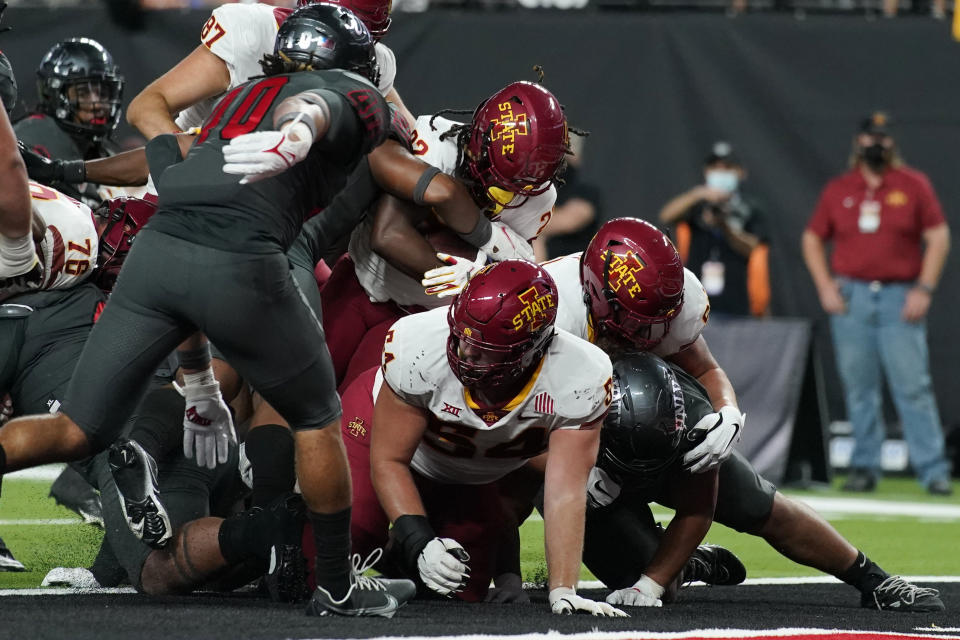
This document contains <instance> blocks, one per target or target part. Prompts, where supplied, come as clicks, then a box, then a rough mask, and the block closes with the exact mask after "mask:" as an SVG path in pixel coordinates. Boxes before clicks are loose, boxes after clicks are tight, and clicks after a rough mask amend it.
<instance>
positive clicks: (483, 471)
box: [373, 309, 612, 484]
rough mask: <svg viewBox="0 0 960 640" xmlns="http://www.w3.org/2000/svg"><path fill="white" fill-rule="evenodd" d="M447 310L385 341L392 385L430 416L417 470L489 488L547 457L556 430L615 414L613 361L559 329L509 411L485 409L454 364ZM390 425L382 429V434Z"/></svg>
mask: <svg viewBox="0 0 960 640" xmlns="http://www.w3.org/2000/svg"><path fill="white" fill-rule="evenodd" d="M446 314H447V309H434V310H432V311H427V312H424V313H418V314H414V315H411V316H407V317H405V318H402V319H400V320H399V321H397V322H396V323H395V324H394V325H393V327H392V328H391V329H390V331H389V332H388V333H387V339H386V341H385V342H384V347H383V349H384V353H383V366H382V367H381V369H380V372H379V373H378V375H377V379H376V382H375V383H374V388H373V395H374V397H376V396H377V395H378V394H379V392H380V388H381V384H383V383H384V382H385V383H386V384H387V385H388V386H389V387H390V388H391V389H392V390H393V391H394V392H395V393H396V394H397V395H398V396H399V397H400V398H401V399H402V400H403V401H404V402H406V403H407V404H410V405H411V406H415V407H419V408H421V409H425V410H426V411H427V413H428V425H427V431H426V433H425V434H424V436H423V441H422V442H421V444H420V446H419V447H417V450H416V452H415V453H414V456H413V461H412V463H411V466H412V467H413V468H414V469H416V470H417V472H418V473H420V474H422V475H424V476H426V477H428V478H430V479H432V480H436V481H438V482H444V483H451V484H484V483H487V482H493V481H495V480H497V479H499V478H501V477H503V476H505V475H506V474H508V473H510V472H511V471H513V470H515V469H518V468H520V467H521V466H523V464H524V462H526V460H527V459H528V458H532V457H534V456H536V455H537V454H539V453H542V452H544V451H546V449H547V443H548V440H549V437H550V434H551V433H552V432H553V431H554V430H556V429H580V428H581V426H583V425H586V424H588V423H591V422H594V421H596V420H598V419H600V418H601V417H603V415H604V414H605V413H606V412H607V409H608V407H609V406H610V401H611V399H612V395H611V394H612V382H611V375H612V370H611V365H610V359H609V358H608V357H607V355H606V354H605V353H604V352H603V351H601V350H600V349H599V348H597V347H595V346H593V345H592V344H590V343H588V342H587V341H585V340H581V339H580V338H577V337H575V336H573V335H571V334H569V333H567V332H566V331H563V330H557V333H556V335H555V336H554V338H553V342H552V343H551V344H550V348H549V349H548V350H547V353H546V355H545V356H544V358H543V360H542V361H541V363H540V366H539V367H538V368H537V369H536V370H535V371H534V373H533V375H532V377H531V379H530V381H529V382H528V383H527V385H526V386H525V387H524V388H523V389H522V390H521V391H520V393H518V394H517V396H516V397H515V398H514V399H513V400H511V401H510V402H509V403H508V404H507V405H506V406H505V407H503V409H502V410H501V411H499V412H497V411H481V410H478V407H477V405H476V403H475V402H474V401H473V399H472V398H471V396H470V393H469V391H468V390H467V389H465V388H464V386H463V385H462V384H461V383H460V381H459V380H458V379H457V378H456V377H455V376H454V375H453V371H452V370H451V369H450V365H449V364H448V362H447V350H446V347H447V337H448V336H449V331H450V330H449V327H448V325H447V316H446ZM385 428H389V425H382V426H381V425H375V426H374V433H376V432H377V430H378V429H385Z"/></svg>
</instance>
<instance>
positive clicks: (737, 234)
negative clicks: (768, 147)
mask: <svg viewBox="0 0 960 640" xmlns="http://www.w3.org/2000/svg"><path fill="white" fill-rule="evenodd" d="M703 176H704V183H703V184H700V185H697V186H695V187H693V188H692V189H690V190H688V191H685V192H684V193H681V194H680V195H678V196H677V197H675V198H673V199H672V200H670V201H669V202H668V203H667V204H666V205H664V207H663V209H661V211H660V222H661V224H664V225H676V227H675V230H674V239H675V241H676V244H677V251H678V252H679V253H680V257H681V258H682V259H683V263H684V266H685V267H686V268H688V269H690V270H691V271H693V273H694V274H696V275H697V276H698V277H699V278H700V282H702V283H703V287H704V289H706V291H707V294H708V295H709V296H710V308H711V310H712V311H714V312H719V313H725V314H730V315H740V316H746V315H755V316H762V315H766V314H767V312H768V308H769V303H770V278H769V269H768V245H767V238H766V227H765V217H764V215H763V211H762V210H761V208H760V207H759V206H758V204H757V202H756V200H754V199H753V198H751V197H749V196H746V195H744V194H743V193H742V192H741V188H740V187H741V184H742V183H743V182H744V180H745V179H746V176H747V172H746V170H745V169H744V167H743V165H742V164H741V162H740V160H739V158H737V156H736V155H735V154H734V152H733V147H731V146H730V144H729V143H726V142H717V143H716V144H714V145H713V148H712V149H711V151H710V154H709V155H708V156H707V158H706V160H705V161H704V163H703Z"/></svg>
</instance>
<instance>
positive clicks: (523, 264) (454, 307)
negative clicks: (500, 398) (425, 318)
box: [447, 260, 558, 387]
mask: <svg viewBox="0 0 960 640" xmlns="http://www.w3.org/2000/svg"><path fill="white" fill-rule="evenodd" d="M557 300H558V299H557V285H556V283H555V282H554V281H553V278H552V277H551V276H550V274H548V273H547V272H546V271H544V270H543V269H541V268H540V266H539V265H536V264H533V263H532V262H527V261H525V260H504V261H502V262H498V263H496V264H493V265H489V266H487V267H484V268H483V269H481V270H480V271H479V272H478V273H477V274H476V275H475V276H474V277H473V278H471V279H470V281H469V282H468V283H467V286H466V287H464V288H463V291H461V292H460V293H459V294H458V295H457V297H456V298H454V299H453V303H452V304H451V305H450V310H449V311H448V313H447V322H448V323H449V325H450V337H449V339H448V341H447V360H448V361H449V363H450V368H451V369H453V373H454V375H456V376H457V379H458V380H460V382H462V383H463V385H464V386H466V387H474V386H477V387H485V386H492V385H502V384H509V383H512V382H515V381H517V380H518V379H520V378H521V377H522V376H523V375H524V374H526V373H527V372H528V371H529V370H530V368H531V367H532V366H534V365H536V364H537V363H539V362H540V359H541V358H543V354H544V353H546V350H547V347H549V346H550V342H551V340H553V335H554V324H555V322H556V320H557Z"/></svg>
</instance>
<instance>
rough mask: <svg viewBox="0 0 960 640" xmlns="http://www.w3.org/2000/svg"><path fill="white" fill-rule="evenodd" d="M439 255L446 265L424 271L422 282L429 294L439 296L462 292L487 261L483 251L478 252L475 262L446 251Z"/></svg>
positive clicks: (444, 296) (443, 296)
mask: <svg viewBox="0 0 960 640" xmlns="http://www.w3.org/2000/svg"><path fill="white" fill-rule="evenodd" d="M437 257H438V258H440V261H441V262H445V263H446V266H443V267H437V268H435V269H430V271H427V272H426V273H424V274H423V280H421V281H420V284H421V285H423V288H424V289H425V290H426V292H427V295H428V296H437V297H438V298H446V297H447V296H453V295H456V294H458V293H460V290H461V289H463V287H464V286H465V285H466V284H467V281H468V280H470V278H472V277H473V275H474V274H475V273H476V272H477V271H480V269H482V268H483V266H484V265H485V264H486V262H487V256H486V255H485V254H484V253H483V252H482V251H481V252H479V253H477V259H476V260H474V261H473V262H470V261H469V260H468V259H467V258H458V257H457V256H451V255H448V254H446V253H438V254H437Z"/></svg>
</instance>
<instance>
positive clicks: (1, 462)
mask: <svg viewBox="0 0 960 640" xmlns="http://www.w3.org/2000/svg"><path fill="white" fill-rule="evenodd" d="M6 472H7V452H6V451H4V450H3V445H2V444H0V494H3V474H5V473H6Z"/></svg>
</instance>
